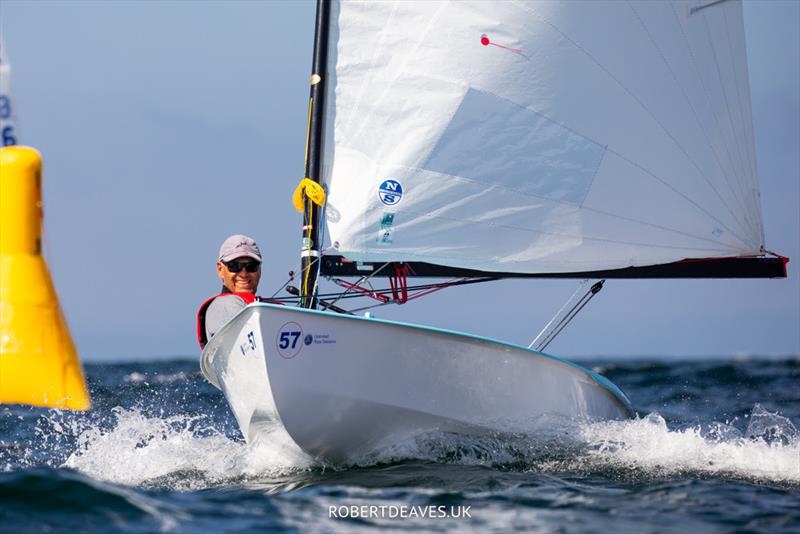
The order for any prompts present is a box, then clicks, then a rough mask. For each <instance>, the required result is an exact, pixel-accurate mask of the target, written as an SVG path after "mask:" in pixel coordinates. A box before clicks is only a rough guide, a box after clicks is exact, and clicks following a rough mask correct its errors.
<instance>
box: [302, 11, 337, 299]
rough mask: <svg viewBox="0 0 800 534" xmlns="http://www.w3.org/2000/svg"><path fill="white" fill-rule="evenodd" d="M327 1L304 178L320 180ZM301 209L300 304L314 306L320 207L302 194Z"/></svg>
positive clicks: (320, 23) (318, 35) (317, 36)
mask: <svg viewBox="0 0 800 534" xmlns="http://www.w3.org/2000/svg"><path fill="white" fill-rule="evenodd" d="M330 7H331V6H330V0H317V23H316V28H315V30H314V60H313V64H312V67H311V90H310V95H309V101H308V132H307V134H306V162H305V177H306V178H309V179H310V180H312V181H314V182H316V183H319V181H320V170H321V168H322V142H323V127H324V124H323V122H324V111H325V85H326V83H325V77H326V75H327V64H328V29H329V27H330ZM304 205H305V207H304V210H303V246H302V249H301V253H300V276H301V281H300V297H301V298H300V305H301V306H302V307H305V308H312V309H315V308H316V307H317V302H316V300H317V299H316V298H315V297H314V294H315V293H316V287H317V275H318V273H319V246H320V243H319V228H320V225H321V224H323V221H321V220H320V209H319V206H317V205H316V204H314V202H312V201H311V200H310V199H309V198H308V197H305V201H304Z"/></svg>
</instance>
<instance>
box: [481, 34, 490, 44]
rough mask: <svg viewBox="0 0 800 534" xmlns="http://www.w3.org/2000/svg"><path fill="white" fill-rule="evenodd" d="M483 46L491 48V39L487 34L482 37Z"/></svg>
mask: <svg viewBox="0 0 800 534" xmlns="http://www.w3.org/2000/svg"><path fill="white" fill-rule="evenodd" d="M481 44H482V45H483V46H489V38H488V37H486V34H485V33H484V34H483V35H481Z"/></svg>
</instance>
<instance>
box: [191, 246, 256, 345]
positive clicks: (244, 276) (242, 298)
mask: <svg viewBox="0 0 800 534" xmlns="http://www.w3.org/2000/svg"><path fill="white" fill-rule="evenodd" d="M217 275H218V276H219V278H220V280H222V292H221V293H220V294H219V295H216V296H213V297H211V298H210V299H208V300H206V301H205V302H204V303H203V304H202V305H201V306H200V309H199V310H198V312H197V340H198V341H199V342H200V347H204V346H205V344H206V343H207V342H208V340H209V339H211V337H212V336H213V335H214V334H215V333H216V332H217V331H218V330H219V329H220V328H221V327H222V326H223V325H224V324H225V323H227V322H228V321H229V320H230V319H231V318H232V317H233V316H234V315H236V314H237V313H239V311H240V310H241V309H242V308H244V307H245V306H247V305H248V304H251V303H253V302H254V301H255V300H257V299H258V298H257V297H256V290H257V289H258V282H259V280H260V279H261V250H259V248H258V245H257V244H256V242H255V241H254V240H253V239H252V238H250V237H247V236H246V235H241V234H236V235H232V236H230V237H228V238H227V239H226V240H225V241H224V242H223V243H222V246H221V247H220V249H219V258H218V259H217Z"/></svg>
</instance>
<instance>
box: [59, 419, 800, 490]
mask: <svg viewBox="0 0 800 534" xmlns="http://www.w3.org/2000/svg"><path fill="white" fill-rule="evenodd" d="M112 415H113V421H106V424H103V425H97V424H90V423H88V422H84V423H82V424H83V428H76V427H73V428H63V426H64V425H60V424H59V423H58V421H56V420H51V421H50V422H49V424H50V429H51V430H54V431H55V432H45V433H44V436H45V437H46V436H52V435H53V434H56V433H57V434H65V435H67V434H68V435H72V436H77V447H75V448H74V450H73V451H72V452H71V454H70V455H69V457H68V458H67V460H66V462H65V463H64V464H63V465H64V466H65V467H70V468H73V469H76V470H78V471H80V472H82V473H84V474H86V475H88V476H91V477H92V478H95V479H99V480H104V481H109V482H113V483H118V484H124V485H130V486H157V487H168V488H170V489H187V490H195V489H202V488H207V487H216V486H221V485H230V484H240V483H242V482H247V481H259V480H264V479H273V481H275V482H280V481H281V480H282V481H283V482H284V483H285V482H291V480H292V479H293V477H294V475H296V474H297V473H298V472H299V471H303V470H307V469H310V468H313V467H318V466H319V464H316V463H315V462H314V461H313V460H312V459H311V458H309V457H308V456H307V455H305V454H304V453H303V452H302V451H300V450H299V449H298V448H297V446H296V445H295V444H294V443H293V442H292V441H291V439H290V438H289V437H288V435H287V434H286V433H285V431H283V429H282V428H281V427H279V426H277V425H278V423H276V427H275V431H274V432H271V433H270V435H269V436H267V437H266V439H263V440H260V441H259V442H257V443H254V444H250V445H248V444H245V443H244V442H242V441H240V440H235V439H231V438H229V437H227V436H225V435H224V434H223V433H221V432H219V431H218V430H216V429H214V428H213V427H212V425H211V423H210V421H209V420H207V419H206V418H203V417H199V416H188V415H178V416H169V417H158V416H149V415H146V414H144V413H142V411H140V410H138V409H123V408H115V409H114V410H112ZM62 423H65V421H62ZM109 423H111V424H109ZM551 423H552V421H551ZM75 424H77V423H75ZM558 426H559V428H558V432H551V433H550V434H549V435H548V434H546V433H543V432H542V429H541V428H539V429H537V430H536V431H535V432H529V433H516V434H508V433H504V434H493V435H490V436H481V437H476V436H461V435H454V434H445V433H437V434H428V435H423V436H415V437H411V438H408V439H406V440H398V441H395V442H393V443H392V444H391V445H390V446H388V447H386V448H383V449H382V450H379V451H375V452H374V453H372V454H370V455H368V456H366V457H363V458H360V459H358V460H356V461H354V463H356V464H359V465H362V466H368V465H374V464H375V463H381V462H386V461H394V460H400V459H424V460H432V461H437V462H446V463H455V464H462V465H498V464H508V465H510V466H512V467H513V468H514V469H528V470H532V471H535V472H544V473H547V472H564V471H584V472H585V471H586V470H590V471H601V472H602V471H607V470H609V469H623V470H626V471H629V472H630V473H631V474H633V476H636V477H638V476H642V477H659V476H671V475H677V474H685V475H688V476H692V475H693V474H698V473H699V474H703V475H712V476H720V477H734V478H741V479H748V480H762V481H770V482H778V483H789V484H798V483H800V432H798V431H797V429H796V428H795V427H794V425H793V424H792V423H791V422H790V421H789V420H788V419H786V418H783V417H781V416H779V415H777V414H772V413H770V412H768V411H766V410H764V409H763V408H761V407H760V406H756V407H755V408H754V409H753V413H752V414H750V416H749V425H748V427H747V429H746V430H745V431H744V432H741V431H739V430H737V429H736V428H735V427H734V426H732V425H727V424H722V423H713V424H711V425H699V424H698V425H691V426H685V427H682V428H674V429H670V428H669V427H668V425H667V423H666V421H665V420H664V418H663V417H661V416H660V415H658V414H650V415H648V416H646V417H644V418H638V419H634V420H628V421H609V422H602V423H592V424H578V423H575V422H573V423H572V424H567V423H566V422H565V421H561V422H560V423H559V425H558ZM274 479H281V480H274Z"/></svg>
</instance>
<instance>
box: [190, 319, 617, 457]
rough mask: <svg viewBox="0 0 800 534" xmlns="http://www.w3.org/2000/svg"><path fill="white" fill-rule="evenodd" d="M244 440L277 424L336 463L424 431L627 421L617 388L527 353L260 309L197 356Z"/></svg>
mask: <svg viewBox="0 0 800 534" xmlns="http://www.w3.org/2000/svg"><path fill="white" fill-rule="evenodd" d="M201 368H202V370H203V374H204V375H205V376H206V378H207V379H208V380H209V381H210V382H211V383H212V384H214V385H215V386H217V387H219V388H220V389H222V391H223V392H224V393H225V396H226V397H227V399H228V403H229V404H230V406H231V409H232V410H233V413H234V414H235V416H236V419H237V421H238V422H239V425H240V427H241V429H242V432H243V434H244V436H245V438H246V439H247V441H248V442H252V441H255V440H257V439H258V438H259V434H260V433H261V432H263V431H264V429H265V428H267V427H270V428H272V427H274V421H276V420H277V421H280V422H281V423H282V424H283V427H284V428H285V429H286V431H287V432H288V434H289V435H290V436H291V438H292V439H293V440H294V441H295V442H296V443H297V445H299V446H300V448H302V449H303V450H304V451H305V452H306V453H308V454H309V455H311V456H313V457H315V458H318V459H322V460H327V461H333V462H343V461H347V459H349V458H355V457H358V456H360V455H363V454H365V453H368V452H370V451H372V450H374V449H376V448H378V447H381V446H382V445H387V444H390V443H393V442H396V441H397V440H399V439H402V438H403V437H407V436H411V435H414V434H418V433H424V432H430V431H437V430H439V431H454V432H467V433H480V432H486V431H496V430H504V431H509V430H510V431H513V430H523V429H524V427H522V428H520V427H519V426H520V425H522V424H524V423H525V422H529V421H533V420H536V419H537V418H540V417H543V416H553V415H555V416H564V417H569V418H576V419H586V420H595V419H623V418H626V417H630V416H631V415H632V410H631V407H630V403H629V402H628V400H627V399H626V398H625V396H624V395H623V394H622V392H621V391H619V389H617V388H616V387H615V386H614V385H613V384H611V383H610V382H608V381H607V380H605V379H603V378H602V377H600V376H599V375H596V374H595V373H592V372H591V371H588V370H586V369H583V368H581V367H579V366H577V365H574V364H571V363H569V362H566V361H563V360H560V359H558V358H555V357H552V356H547V355H544V354H541V353H537V352H534V351H531V350H528V349H525V348H522V347H518V346H514V345H509V344H505V343H501V342H498V341H493V340H488V339H484V338H478V337H474V336H469V335H466V334H460V333H456V332H449V331H443V330H436V329H431V328H426V327H420V326H414V325H409V324H403V323H396V322H391V321H383V320H378V319H366V318H361V317H354V316H347V315H341V314H334V313H329V312H320V311H309V310H305V309H302V308H293V307H288V306H276V305H271V304H264V303H256V304H252V305H250V306H248V307H247V308H245V309H244V310H243V311H242V312H241V313H239V315H237V316H236V317H234V318H233V319H232V320H231V321H230V322H229V323H228V324H227V325H226V326H225V327H224V328H223V329H222V330H220V332H219V333H218V334H217V335H216V336H215V337H214V338H212V340H211V341H210V342H209V344H208V345H207V346H206V348H205V350H204V351H203V354H202V356H201Z"/></svg>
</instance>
